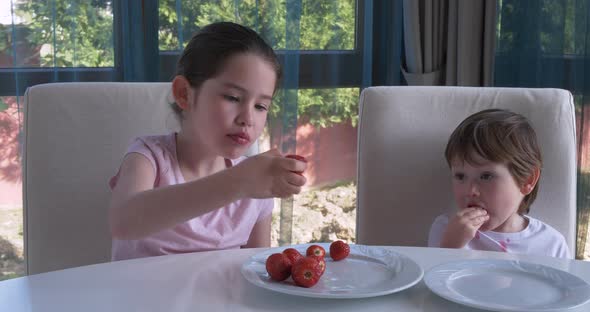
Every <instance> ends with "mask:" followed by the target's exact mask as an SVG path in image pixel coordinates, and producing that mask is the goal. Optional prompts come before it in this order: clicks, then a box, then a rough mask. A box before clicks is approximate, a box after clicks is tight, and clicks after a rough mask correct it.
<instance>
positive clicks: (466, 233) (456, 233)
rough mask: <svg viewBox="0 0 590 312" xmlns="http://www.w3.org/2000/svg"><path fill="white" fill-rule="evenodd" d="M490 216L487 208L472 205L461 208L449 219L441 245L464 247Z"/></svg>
mask: <svg viewBox="0 0 590 312" xmlns="http://www.w3.org/2000/svg"><path fill="white" fill-rule="evenodd" d="M489 218H490V216H489V215H488V213H487V211H486V210H485V209H481V208H476V207H470V208H465V209H462V210H460V211H459V212H457V214H456V215H455V216H454V217H453V218H451V220H449V225H448V226H447V229H446V230H445V232H444V233H443V237H442V240H441V243H440V247H445V248H463V247H464V246H465V245H466V244H467V243H468V242H469V241H470V240H472V239H473V237H475V233H476V232H477V230H478V229H479V228H480V227H481V226H482V225H483V224H484V223H485V222H486V221H487V220H488V219H489Z"/></svg>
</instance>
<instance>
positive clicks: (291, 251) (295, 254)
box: [283, 248, 303, 264]
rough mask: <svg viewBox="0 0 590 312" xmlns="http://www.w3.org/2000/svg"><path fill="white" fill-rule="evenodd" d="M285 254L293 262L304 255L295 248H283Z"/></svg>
mask: <svg viewBox="0 0 590 312" xmlns="http://www.w3.org/2000/svg"><path fill="white" fill-rule="evenodd" d="M283 255H285V256H287V257H289V260H291V263H292V264H295V263H296V262H297V261H298V260H299V259H301V258H303V255H302V254H300V253H299V251H297V249H295V248H287V249H285V250H283Z"/></svg>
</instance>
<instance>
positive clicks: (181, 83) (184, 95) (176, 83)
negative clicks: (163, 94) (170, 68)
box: [172, 75, 191, 110]
mask: <svg viewBox="0 0 590 312" xmlns="http://www.w3.org/2000/svg"><path fill="white" fill-rule="evenodd" d="M190 89H191V84H190V83H189V82H188V80H187V79H186V77H184V76H181V75H178V76H176V77H174V80H172V95H173V96H174V101H176V105H178V107H180V108H181V109H182V110H186V109H187V108H188V107H189V103H190V96H189V94H190Z"/></svg>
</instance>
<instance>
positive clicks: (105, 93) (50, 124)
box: [23, 82, 257, 274]
mask: <svg viewBox="0 0 590 312" xmlns="http://www.w3.org/2000/svg"><path fill="white" fill-rule="evenodd" d="M25 101H26V103H25V128H24V161H23V179H24V183H23V197H24V198H23V203H24V214H25V218H24V223H25V227H24V236H25V257H26V267H27V273H28V274H35V273H42V272H47V271H52V270H58V269H64V268H69V267H74V266H81V265H87V264H94V263H100V262H107V261H110V257H111V236H110V233H109V227H108V219H107V213H108V206H109V201H110V190H109V187H108V180H109V178H110V177H111V176H112V175H113V174H115V173H116V171H117V169H118V168H119V165H120V164H121V161H122V159H123V155H124V153H125V151H126V150H127V146H128V144H129V143H130V142H131V140H132V139H133V138H134V137H136V136H141V135H149V134H164V133H168V132H171V131H176V130H177V129H178V122H177V121H176V119H175V116H174V114H173V113H172V110H171V109H170V107H169V105H168V103H170V102H171V95H170V83H117V82H114V83H55V84H45V85H37V86H34V87H31V88H29V89H28V90H27V92H26V95H25ZM256 148H257V146H254V147H253V149H256ZM250 153H251V152H250Z"/></svg>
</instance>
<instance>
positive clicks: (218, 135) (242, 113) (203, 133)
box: [184, 53, 276, 159]
mask: <svg viewBox="0 0 590 312" xmlns="http://www.w3.org/2000/svg"><path fill="white" fill-rule="evenodd" d="M275 83H276V74H275V71H274V69H273V67H272V66H271V65H270V64H269V63H268V62H267V61H266V60H264V59H263V58H261V57H259V56H257V55H254V54H248V53H245V54H236V55H234V56H232V57H230V58H229V59H228V60H227V61H226V63H225V66H224V67H223V69H222V71H221V72H220V73H219V74H218V75H217V76H216V77H214V78H211V79H208V80H206V81H205V82H203V84H202V85H201V87H200V88H199V89H198V90H195V91H194V96H193V99H194V100H193V102H192V103H191V105H190V106H191V108H190V109H189V111H188V112H187V114H186V120H185V122H184V124H186V123H187V122H186V121H188V120H189V119H190V122H189V123H188V124H190V126H189V127H190V128H192V129H191V130H190V131H191V135H193V136H196V137H197V138H198V140H199V142H200V144H201V145H202V147H203V148H206V149H207V150H209V151H211V152H213V153H215V154H216V155H220V156H223V157H225V158H231V159H235V158H237V157H239V156H241V155H243V154H244V153H245V152H246V150H247V148H248V147H249V146H250V145H251V144H252V143H254V142H255V141H256V140H257V139H258V137H259V136H260V134H261V133H262V131H263V129H264V126H265V124H266V116H267V113H268V110H269V109H270V105H271V100H272V95H273V92H274V88H275Z"/></svg>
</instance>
